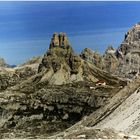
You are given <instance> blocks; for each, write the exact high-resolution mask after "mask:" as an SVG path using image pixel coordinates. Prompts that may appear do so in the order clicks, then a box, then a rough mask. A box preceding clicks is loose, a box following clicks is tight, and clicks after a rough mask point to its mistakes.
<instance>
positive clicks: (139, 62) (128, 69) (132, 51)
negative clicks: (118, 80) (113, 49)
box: [116, 23, 140, 78]
mask: <svg viewBox="0 0 140 140" xmlns="http://www.w3.org/2000/svg"><path fill="white" fill-rule="evenodd" d="M117 51H118V52H119V56H118V59H119V63H120V66H119V68H118V69H117V71H116V74H118V75H120V76H124V77H127V78H134V77H135V76H136V75H138V74H139V70H140V24H139V23H138V24H136V25H134V26H133V27H132V28H131V29H130V30H129V31H128V32H127V33H126V34H125V39H124V41H123V42H122V44H121V45H120V47H119V48H118V50H117Z"/></svg>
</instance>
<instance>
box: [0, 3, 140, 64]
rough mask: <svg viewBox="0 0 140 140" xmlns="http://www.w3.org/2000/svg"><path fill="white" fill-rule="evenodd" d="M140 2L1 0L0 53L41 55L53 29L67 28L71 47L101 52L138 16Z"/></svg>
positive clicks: (18, 58)
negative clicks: (3, 0)
mask: <svg viewBox="0 0 140 140" xmlns="http://www.w3.org/2000/svg"><path fill="white" fill-rule="evenodd" d="M139 7H140V2H132V1H131V2H119V1H116V2H115V1H114V2H47V1H44V2H40V1H38V2H10V1H9V2H2V1H0V19H1V20H0V57H3V58H4V59H5V60H6V62H7V63H9V64H20V63H23V62H24V61H25V60H27V59H29V58H31V57H32V56H38V55H43V54H44V53H45V52H46V50H47V48H48V47H49V43H50V40H51V37H52V34H53V33H54V32H66V34H67V36H68V38H69V40H70V43H71V45H72V47H73V49H74V50H75V51H76V52H77V53H80V52H81V51H82V50H83V49H84V48H87V47H88V48H90V49H92V50H95V51H99V53H103V52H104V51H105V49H106V48H107V46H108V45H112V46H113V47H114V48H117V47H118V46H119V44H120V43H121V42H122V41H123V39H124V34H125V33H126V32H127V30H128V29H129V28H131V27H132V26H133V25H134V24H136V23H137V22H138V21H139V20H140V16H139V14H138V13H139V12H140V8H139Z"/></svg>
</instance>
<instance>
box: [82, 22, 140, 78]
mask: <svg viewBox="0 0 140 140" xmlns="http://www.w3.org/2000/svg"><path fill="white" fill-rule="evenodd" d="M80 56H81V58H82V59H84V60H85V61H89V62H91V63H93V64H94V65H95V66H97V67H98V68H100V69H103V70H105V71H107V72H109V73H112V74H115V75H117V76H119V77H123V78H130V79H132V78H134V77H135V76H136V75H138V74H139V70H140V23H138V24H136V25H134V26H133V27H132V28H131V29H130V30H129V31H128V32H127V33H126V34H125V38H124V41H123V42H122V43H121V45H120V46H119V48H118V49H116V50H115V49H113V47H111V46H110V47H108V48H107V50H106V51H105V53H104V55H103V56H101V55H97V53H95V52H93V51H92V50H90V49H85V50H83V51H82V53H81V54H80Z"/></svg>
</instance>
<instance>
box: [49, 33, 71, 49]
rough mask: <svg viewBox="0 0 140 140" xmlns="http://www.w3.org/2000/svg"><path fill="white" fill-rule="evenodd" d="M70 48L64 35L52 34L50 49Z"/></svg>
mask: <svg viewBox="0 0 140 140" xmlns="http://www.w3.org/2000/svg"><path fill="white" fill-rule="evenodd" d="M69 46H70V43H69V40H68V38H67V35H66V33H63V32H61V33H54V34H53V37H52V39H51V43H50V48H54V47H61V48H67V47H69Z"/></svg>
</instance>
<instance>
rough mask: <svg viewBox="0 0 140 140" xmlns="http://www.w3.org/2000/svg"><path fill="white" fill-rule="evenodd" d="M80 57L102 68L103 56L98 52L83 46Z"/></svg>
mask: <svg viewBox="0 0 140 140" xmlns="http://www.w3.org/2000/svg"><path fill="white" fill-rule="evenodd" d="M80 57H81V58H82V59H84V60H86V61H89V62H91V63H93V64H94V65H95V66H96V67H98V68H100V69H102V68H103V61H102V60H103V58H102V56H101V55H100V54H98V53H97V52H94V51H92V50H90V49H88V48H85V49H84V50H83V51H82V52H81V54H80Z"/></svg>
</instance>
